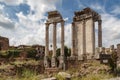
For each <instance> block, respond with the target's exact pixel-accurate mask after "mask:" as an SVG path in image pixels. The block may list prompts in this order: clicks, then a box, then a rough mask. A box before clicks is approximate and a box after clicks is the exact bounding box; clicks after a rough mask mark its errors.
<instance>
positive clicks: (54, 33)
mask: <svg viewBox="0 0 120 80" xmlns="http://www.w3.org/2000/svg"><path fill="white" fill-rule="evenodd" d="M53 25H54V26H53V55H52V57H56V23H54V24H53Z"/></svg>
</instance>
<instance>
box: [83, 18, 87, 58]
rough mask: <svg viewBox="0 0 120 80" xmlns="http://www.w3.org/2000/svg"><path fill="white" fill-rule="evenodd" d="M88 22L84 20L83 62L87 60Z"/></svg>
mask: <svg viewBox="0 0 120 80" xmlns="http://www.w3.org/2000/svg"><path fill="white" fill-rule="evenodd" d="M85 24H86V22H85V20H83V36H82V37H83V60H86V25H85Z"/></svg>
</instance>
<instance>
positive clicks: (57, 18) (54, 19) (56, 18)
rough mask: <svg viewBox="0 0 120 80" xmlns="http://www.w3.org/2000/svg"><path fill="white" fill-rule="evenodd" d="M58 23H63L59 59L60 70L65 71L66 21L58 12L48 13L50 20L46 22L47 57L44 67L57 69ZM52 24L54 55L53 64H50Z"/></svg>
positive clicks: (45, 57)
mask: <svg viewBox="0 0 120 80" xmlns="http://www.w3.org/2000/svg"><path fill="white" fill-rule="evenodd" d="M57 23H61V54H60V58H59V65H58V66H59V68H60V69H63V67H64V65H65V63H64V20H63V18H62V16H61V14H60V13H59V12H58V11H51V12H48V19H47V21H46V33H45V56H44V66H45V68H56V67H58V66H57V57H56V47H57V45H56V44H57V42H56V41H57V40H56V34H57V33H56V31H57V30H56V29H57ZM50 24H53V54H52V59H51V63H50V64H49V61H48V60H49V59H48V54H49V27H50Z"/></svg>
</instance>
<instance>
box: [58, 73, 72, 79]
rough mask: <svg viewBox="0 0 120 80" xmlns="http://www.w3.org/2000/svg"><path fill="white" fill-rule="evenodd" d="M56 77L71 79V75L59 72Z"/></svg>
mask: <svg viewBox="0 0 120 80" xmlns="http://www.w3.org/2000/svg"><path fill="white" fill-rule="evenodd" d="M58 75H60V76H62V77H64V78H66V79H70V78H71V75H70V74H68V73H66V72H59V73H58Z"/></svg>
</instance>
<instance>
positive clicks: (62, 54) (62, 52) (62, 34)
mask: <svg viewBox="0 0 120 80" xmlns="http://www.w3.org/2000/svg"><path fill="white" fill-rule="evenodd" d="M61 56H64V21H63V22H61Z"/></svg>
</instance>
